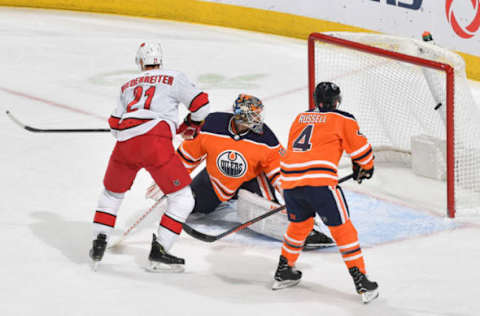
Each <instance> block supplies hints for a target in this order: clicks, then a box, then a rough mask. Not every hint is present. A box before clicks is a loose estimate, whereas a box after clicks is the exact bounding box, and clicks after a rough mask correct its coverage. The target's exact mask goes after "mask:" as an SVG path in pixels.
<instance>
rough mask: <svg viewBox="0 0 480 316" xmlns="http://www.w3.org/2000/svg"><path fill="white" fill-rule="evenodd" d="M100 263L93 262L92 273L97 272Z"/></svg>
mask: <svg viewBox="0 0 480 316" xmlns="http://www.w3.org/2000/svg"><path fill="white" fill-rule="evenodd" d="M99 263H100V261H97V260H92V263H91V267H92V271H93V272H97V269H98V264H99Z"/></svg>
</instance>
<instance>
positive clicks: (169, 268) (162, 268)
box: [145, 261, 185, 273]
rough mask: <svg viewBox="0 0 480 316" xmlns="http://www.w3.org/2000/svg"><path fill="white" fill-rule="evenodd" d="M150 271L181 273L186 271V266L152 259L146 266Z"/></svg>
mask: <svg viewBox="0 0 480 316" xmlns="http://www.w3.org/2000/svg"><path fill="white" fill-rule="evenodd" d="M145 269H146V270H147V271H149V272H156V273H163V272H167V273H168V272H174V273H181V272H183V271H185V266H184V265H183V264H166V263H162V262H155V261H150V265H149V266H147V267H145Z"/></svg>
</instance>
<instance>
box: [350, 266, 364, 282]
mask: <svg viewBox="0 0 480 316" xmlns="http://www.w3.org/2000/svg"><path fill="white" fill-rule="evenodd" d="M350 273H351V275H352V277H353V282H355V284H361V282H362V281H363V279H364V277H365V276H364V274H363V273H362V272H360V270H358V269H356V268H355V269H352V270H351V271H350Z"/></svg>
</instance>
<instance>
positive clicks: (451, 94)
mask: <svg viewBox="0 0 480 316" xmlns="http://www.w3.org/2000/svg"><path fill="white" fill-rule="evenodd" d="M321 81H333V82H335V83H337V84H338V85H339V86H340V88H341V90H342V97H343V101H342V104H341V106H340V110H344V111H347V112H350V113H352V114H353V115H354V116H355V117H356V119H357V121H358V122H359V125H360V128H361V130H362V133H364V134H365V135H366V136H367V137H368V139H369V141H370V143H371V144H372V146H373V147H374V151H375V157H376V160H377V161H381V160H386V161H395V162H401V163H403V164H406V165H408V166H410V167H412V168H413V169H417V170H418V171H419V174H420V175H422V172H424V173H426V175H427V176H429V177H431V178H436V179H437V180H439V181H446V186H445V190H446V199H447V203H446V206H447V215H448V216H449V217H455V215H456V214H457V215H471V214H480V128H479V125H480V110H479V107H478V106H477V105H476V103H475V101H474V99H473V96H472V94H471V91H470V87H469V84H468V82H467V79H466V75H465V64H464V61H463V59H462V58H461V57H460V56H459V55H457V54H455V53H453V52H451V51H448V50H446V49H443V48H440V47H438V46H436V45H434V44H431V43H430V42H423V41H419V40H414V39H407V38H400V37H394V36H387V35H378V34H366V33H347V32H337V33H312V34H311V35H310V37H309V95H310V107H313V100H312V92H313V90H314V88H315V86H316V84H317V83H318V82H321ZM425 168H426V169H430V170H427V171H425ZM422 176H425V174H423V175H422ZM435 198H438V197H433V196H432V199H435Z"/></svg>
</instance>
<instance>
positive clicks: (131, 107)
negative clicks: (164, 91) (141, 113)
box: [127, 86, 155, 112]
mask: <svg viewBox="0 0 480 316" xmlns="http://www.w3.org/2000/svg"><path fill="white" fill-rule="evenodd" d="M154 94H155V86H151V87H150V88H148V89H147V91H145V96H146V97H147V99H146V100H145V103H144V104H143V108H144V109H145V110H150V104H151V103H152V99H153V95H154ZM133 95H134V96H135V98H134V99H133V101H132V102H130V103H129V104H128V106H127V112H133V111H136V110H138V109H139V108H140V106H135V107H134V105H135V104H137V103H138V102H139V101H140V99H141V98H142V96H143V87H142V86H137V87H136V88H135V90H134V91H133Z"/></svg>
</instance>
